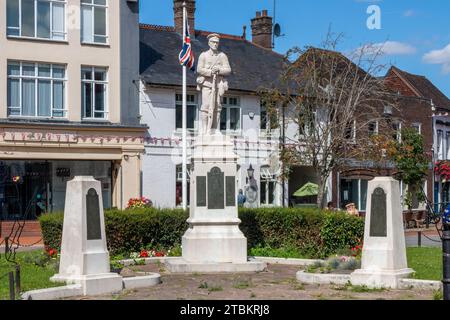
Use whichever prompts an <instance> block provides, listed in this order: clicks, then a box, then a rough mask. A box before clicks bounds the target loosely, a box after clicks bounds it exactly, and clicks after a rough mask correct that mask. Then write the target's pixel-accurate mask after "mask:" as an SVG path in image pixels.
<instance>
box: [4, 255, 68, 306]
mask: <svg viewBox="0 0 450 320" xmlns="http://www.w3.org/2000/svg"><path fill="white" fill-rule="evenodd" d="M42 254H43V251H42V250H38V251H32V252H22V253H17V255H16V259H15V260H16V262H17V263H18V264H19V265H20V278H21V287H22V288H21V289H22V292H25V291H29V290H34V289H43V288H50V287H57V286H61V285H62V284H56V283H52V282H50V280H49V278H50V277H51V276H53V275H54V274H55V273H56V272H57V270H56V268H55V265H54V264H51V263H50V264H46V265H45V266H38V265H36V264H34V263H33V261H36V262H37V263H38V264H41V263H40V262H42V259H41V256H42ZM14 270H15V264H14V263H11V262H7V261H6V259H5V255H4V254H2V255H1V256H0V277H1V279H0V300H9V278H8V276H7V275H6V276H4V275H5V274H7V273H8V272H10V271H14ZM16 299H20V297H17V296H16Z"/></svg>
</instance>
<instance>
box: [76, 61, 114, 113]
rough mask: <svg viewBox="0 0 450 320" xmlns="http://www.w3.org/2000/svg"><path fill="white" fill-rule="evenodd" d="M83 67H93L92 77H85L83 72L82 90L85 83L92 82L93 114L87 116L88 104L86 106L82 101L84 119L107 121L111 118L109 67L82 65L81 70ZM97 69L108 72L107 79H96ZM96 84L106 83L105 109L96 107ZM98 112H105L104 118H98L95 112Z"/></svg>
mask: <svg viewBox="0 0 450 320" xmlns="http://www.w3.org/2000/svg"><path fill="white" fill-rule="evenodd" d="M83 69H91V75H92V77H91V78H92V79H90V80H87V79H83V72H81V90H84V84H86V83H90V84H92V116H91V117H86V116H85V115H86V106H85V101H83V100H82V101H81V105H82V110H81V111H82V119H83V120H92V121H105V120H108V119H109V99H108V96H109V94H108V92H109V85H108V84H109V81H108V77H109V72H108V71H109V70H108V68H107V67H97V66H81V70H83ZM96 69H101V70H102V71H104V72H105V74H106V77H105V78H106V80H104V81H100V80H95V70H96ZM96 84H104V85H105V90H104V94H105V110H104V111H97V110H96V109H95V85H96ZM96 113H103V118H96V117H95V114H96Z"/></svg>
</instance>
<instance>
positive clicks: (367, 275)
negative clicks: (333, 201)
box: [351, 177, 414, 288]
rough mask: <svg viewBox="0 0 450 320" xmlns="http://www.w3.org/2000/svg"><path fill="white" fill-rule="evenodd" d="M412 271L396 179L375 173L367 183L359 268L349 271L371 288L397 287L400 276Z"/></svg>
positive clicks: (352, 277) (357, 283)
mask: <svg viewBox="0 0 450 320" xmlns="http://www.w3.org/2000/svg"><path fill="white" fill-rule="evenodd" d="M413 272H414V270H412V269H409V268H408V265H407V260H406V246H405V231H404V227H403V215H402V207H401V204H400V186H399V182H398V181H397V180H395V179H393V178H391V177H377V178H375V179H373V180H371V181H369V185H368V190H367V209H366V221H365V228H364V246H363V252H362V261H361V269H359V270H356V271H355V272H353V273H352V274H351V282H352V284H354V285H366V286H368V287H370V288H377V287H384V288H399V287H400V279H402V278H406V277H408V276H409V275H411V274H412V273H413Z"/></svg>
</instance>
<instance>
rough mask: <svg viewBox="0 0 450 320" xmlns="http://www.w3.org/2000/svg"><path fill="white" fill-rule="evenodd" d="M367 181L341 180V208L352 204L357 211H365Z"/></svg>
mask: <svg viewBox="0 0 450 320" xmlns="http://www.w3.org/2000/svg"><path fill="white" fill-rule="evenodd" d="M367 186H368V180H362V179H342V180H341V208H342V209H345V206H346V205H347V204H349V203H354V204H355V205H356V208H357V209H358V210H359V211H366V203H367Z"/></svg>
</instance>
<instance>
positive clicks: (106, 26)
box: [80, 0, 109, 46]
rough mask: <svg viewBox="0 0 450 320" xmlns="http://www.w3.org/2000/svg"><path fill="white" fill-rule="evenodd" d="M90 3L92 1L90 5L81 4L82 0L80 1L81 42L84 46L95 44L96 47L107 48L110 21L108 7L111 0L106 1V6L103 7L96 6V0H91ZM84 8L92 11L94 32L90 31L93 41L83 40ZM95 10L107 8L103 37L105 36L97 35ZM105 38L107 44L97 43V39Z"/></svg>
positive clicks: (100, 5)
mask: <svg viewBox="0 0 450 320" xmlns="http://www.w3.org/2000/svg"><path fill="white" fill-rule="evenodd" d="M89 1H91V2H90V3H81V0H80V30H81V31H80V41H81V43H82V44H95V45H105V46H107V45H109V32H108V31H109V23H108V21H109V10H108V9H109V6H108V1H109V0H105V2H106V4H105V5H103V4H95V3H94V1H95V0H89ZM83 7H89V8H90V9H91V10H92V14H91V15H92V30H90V31H91V34H92V41H86V40H83V30H84V29H83V17H82V14H83V10H82V8H83ZM95 8H105V24H106V25H105V35H104V36H103V35H96V34H95V14H94V10H95ZM96 36H97V37H104V38H105V42H96V41H95V37H96Z"/></svg>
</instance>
